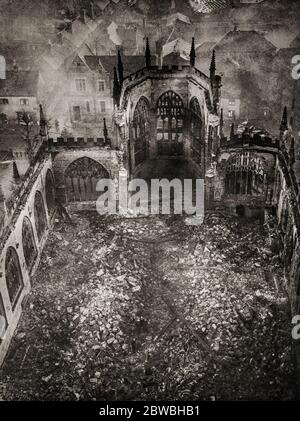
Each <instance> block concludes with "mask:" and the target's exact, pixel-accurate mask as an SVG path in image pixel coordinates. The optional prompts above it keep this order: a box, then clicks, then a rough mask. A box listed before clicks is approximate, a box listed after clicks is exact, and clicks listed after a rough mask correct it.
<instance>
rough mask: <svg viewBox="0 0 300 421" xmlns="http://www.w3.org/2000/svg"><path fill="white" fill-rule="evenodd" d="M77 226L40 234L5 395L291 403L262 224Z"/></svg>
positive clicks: (103, 222)
mask: <svg viewBox="0 0 300 421" xmlns="http://www.w3.org/2000/svg"><path fill="white" fill-rule="evenodd" d="M74 218H75V217H74ZM75 222H76V225H75V226H66V225H62V224H61V223H57V224H56V226H55V229H54V231H53V233H52V234H51V236H50V239H49V241H48V244H47V247H46V249H45V251H44V254H43V257H42V261H41V264H40V267H39V270H38V272H37V274H36V275H35V279H34V282H33V288H32V293H31V294H30V296H29V297H28V301H27V303H26V306H25V309H24V313H23V315H22V319H21V321H20V325H19V328H18V331H17V333H16V335H15V338H14V339H13V342H12V346H11V351H10V353H9V355H8V358H7V360H6V363H5V364H4V366H3V368H2V373H1V379H2V380H1V382H2V383H1V384H2V395H3V398H4V399H8V400H9V399H208V400H209V399H212V400H215V399H291V398H292V396H293V388H292V386H291V385H292V381H291V379H292V374H293V364H292V355H291V349H290V320H289V314H288V308H289V306H288V302H287V298H286V294H285V290H284V285H283V284H282V279H283V276H282V273H281V264H280V259H279V257H278V256H275V255H274V252H273V251H271V248H270V241H269V239H268V237H267V236H266V235H265V234H266V233H265V232H264V228H263V227H262V226H260V225H258V224H257V225H256V224H254V223H253V222H251V223H250V222H245V221H241V220H238V219H235V218H227V219H225V218H224V217H223V216H221V215H217V214H212V215H209V216H207V218H206V220H205V223H204V224H203V225H201V226H187V225H185V223H184V218H182V219H181V218H174V217H173V218H172V217H171V218H159V217H148V218H130V219H118V218H112V217H109V218H108V217H107V218H103V217H102V218H101V217H99V215H97V214H94V213H86V212H85V213H84V214H83V213H82V214H78V215H77V216H76V218H75Z"/></svg>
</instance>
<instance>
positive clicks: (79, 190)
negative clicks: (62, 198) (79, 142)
mask: <svg viewBox="0 0 300 421" xmlns="http://www.w3.org/2000/svg"><path fill="white" fill-rule="evenodd" d="M101 178H110V177H109V173H108V171H107V170H106V169H105V168H104V167H103V165H101V164H100V163H99V162H97V161H95V160H94V159H92V158H88V157H86V156H85V157H82V158H79V159H76V160H75V161H73V162H71V164H70V165H69V166H68V168H67V169H66V171H65V184H66V194H67V200H68V202H90V201H93V202H94V201H96V200H97V198H98V196H99V194H98V192H97V190H96V185H97V182H98V181H99V180H100V179H101Z"/></svg>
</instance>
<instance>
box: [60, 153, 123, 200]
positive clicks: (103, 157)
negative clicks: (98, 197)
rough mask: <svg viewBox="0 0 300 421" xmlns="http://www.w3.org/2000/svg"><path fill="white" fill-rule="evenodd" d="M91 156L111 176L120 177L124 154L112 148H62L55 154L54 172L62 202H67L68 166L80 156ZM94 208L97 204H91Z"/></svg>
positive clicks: (113, 177)
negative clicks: (66, 172) (66, 178)
mask: <svg viewBox="0 0 300 421" xmlns="http://www.w3.org/2000/svg"><path fill="white" fill-rule="evenodd" d="M84 157H87V158H90V159H93V160H95V161H96V162H98V163H99V164H101V165H102V166H103V167H104V169H106V170H107V172H108V174H109V176H110V178H112V179H116V178H118V177H119V170H120V168H121V166H122V164H123V154H122V152H120V151H116V150H113V149H110V148H99V147H94V148H82V149H81V148H80V149H70V150H67V149H64V148H61V149H60V150H57V151H56V152H55V153H54V154H53V172H54V177H55V185H56V193H57V196H58V198H59V199H60V201H61V202H62V203H65V204H67V197H66V186H65V176H64V175H65V171H66V169H67V168H68V166H69V165H70V164H71V163H72V162H74V161H76V160H77V159H80V158H84ZM91 206H92V207H93V208H94V206H95V204H94V203H93V204H91Z"/></svg>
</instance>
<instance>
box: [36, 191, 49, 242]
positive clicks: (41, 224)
mask: <svg viewBox="0 0 300 421" xmlns="http://www.w3.org/2000/svg"><path fill="white" fill-rule="evenodd" d="M34 219H35V227H36V233H37V236H38V239H39V240H41V238H42V236H43V234H44V232H45V230H46V226H47V218H46V211H45V205H44V200H43V197H42V195H41V193H40V192H39V191H37V192H36V194H35V198H34Z"/></svg>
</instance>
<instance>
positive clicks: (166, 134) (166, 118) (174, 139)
mask: <svg viewBox="0 0 300 421" xmlns="http://www.w3.org/2000/svg"><path fill="white" fill-rule="evenodd" d="M183 117H184V105H183V101H182V99H181V98H180V96H179V95H178V94H176V93H175V92H173V91H167V92H164V93H163V94H162V95H161V96H160V97H159V98H158V101H157V152H158V155H160V156H176V155H179V156H180V155H183V153H184V148H183Z"/></svg>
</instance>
